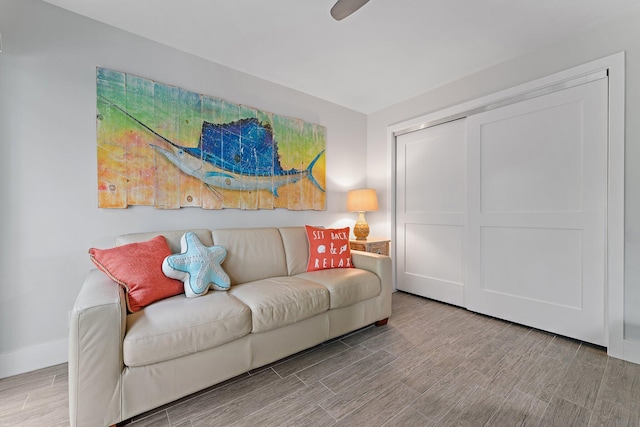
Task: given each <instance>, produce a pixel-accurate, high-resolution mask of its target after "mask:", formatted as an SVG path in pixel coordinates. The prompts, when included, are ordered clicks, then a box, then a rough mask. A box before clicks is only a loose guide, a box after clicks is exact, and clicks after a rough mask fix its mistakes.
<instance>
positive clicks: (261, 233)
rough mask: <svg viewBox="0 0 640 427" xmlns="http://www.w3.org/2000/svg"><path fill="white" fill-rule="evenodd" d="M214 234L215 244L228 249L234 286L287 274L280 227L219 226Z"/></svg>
mask: <svg viewBox="0 0 640 427" xmlns="http://www.w3.org/2000/svg"><path fill="white" fill-rule="evenodd" d="M212 236H213V243H214V244H216V245H220V246H224V247H225V248H226V249H227V258H226V259H225V261H224V270H225V271H226V272H227V274H228V275H229V278H230V279H231V285H237V284H239V283H248V282H253V281H254V280H260V279H266V278H269V277H278V276H286V275H287V261H286V259H285V255H284V247H283V245H282V238H281V237H280V233H279V232H278V229H277V228H236V229H233V228H228V229H219V230H213V231H212ZM203 243H204V242H203Z"/></svg>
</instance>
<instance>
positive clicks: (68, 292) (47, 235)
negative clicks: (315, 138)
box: [0, 0, 375, 378]
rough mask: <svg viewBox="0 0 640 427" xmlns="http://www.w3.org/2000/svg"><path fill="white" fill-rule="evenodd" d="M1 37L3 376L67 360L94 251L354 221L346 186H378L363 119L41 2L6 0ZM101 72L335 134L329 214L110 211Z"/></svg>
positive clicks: (0, 6) (0, 9)
mask: <svg viewBox="0 0 640 427" xmlns="http://www.w3.org/2000/svg"><path fill="white" fill-rule="evenodd" d="M140 19H144V17H140ZM0 32H1V33H2V41H3V52H2V53H0V142H1V148H2V150H1V152H0V203H1V206H2V217H1V218H2V220H1V221H0V227H1V229H0V236H1V240H0V247H1V248H2V251H1V256H0V378H2V377H5V376H8V375H13V374H16V373H19V372H24V371H27V370H32V369H36V368H40V367H43V366H48V365H52V364H55V363H61V362H64V361H66V360H67V333H68V323H67V322H68V321H67V316H68V311H69V310H70V309H71V308H72V306H73V302H74V300H75V297H76V295H77V293H78V290H79V289H80V286H81V284H82V281H83V279H84V276H85V275H86V274H87V272H88V271H89V270H90V269H91V268H93V265H92V264H91V262H90V261H89V256H88V254H87V250H88V249H89V248H90V247H94V246H95V247H109V246H111V245H112V239H113V237H114V236H115V235H118V234H122V233H129V232H137V231H145V230H162V229H178V228H187V227H207V228H214V227H218V228H222V227H235V226H247V225H251V226H272V225H273V226H278V225H303V224H307V223H309V224H322V225H326V226H334V225H335V226H345V225H352V224H353V222H354V221H355V217H354V216H353V214H350V213H347V212H345V206H346V191H347V190H348V189H351V188H353V187H354V186H362V185H364V184H365V182H366V176H365V169H366V164H365V159H364V158H362V156H361V153H362V152H364V151H365V149H366V117H365V116H364V115H363V114H360V113H357V112H354V111H352V110H349V109H345V108H342V107H339V106H336V105H334V104H331V103H328V102H325V101H322V100H319V99H317V98H314V97H311V96H309V95H306V94H303V93H300V92H297V91H294V90H291V89H287V88H284V87H282V86H278V85H275V84H272V83H269V82H266V81H264V80H260V79H257V78H254V77H251V76H249V75H246V74H244V73H241V72H237V71H234V70H231V69H229V68H226V67H223V66H221V65H218V64H214V63H211V62H208V61H205V60H202V59H199V58H197V57H194V56H191V55H188V54H185V53H183V52H180V51H177V50H175V49H171V48H168V47H166V46H163V45H160V44H157V43H153V42H150V41H148V40H146V39H143V38H140V37H137V36H134V35H132V34H129V33H126V32H123V31H120V30H117V29H115V28H113V27H109V26H107V25H103V24H100V23H97V22H95V21H92V20H89V19H86V18H83V17H80V16H79V15H76V14H73V13H70V12H67V11H65V10H63V9H59V8H57V7H54V6H51V5H49V4H47V3H43V2H40V1H38V0H20V1H15V0H0ZM216 42H217V43H220V42H221V41H216ZM222 42H223V41H222ZM249 54H250V53H249ZM97 66H99V67H106V68H111V69H115V70H119V71H124V72H128V73H132V74H135V75H139V76H143V77H147V78H151V79H153V80H156V81H158V82H162V83H166V84H171V85H175V86H181V87H184V88H186V89H189V90H192V91H195V92H198V93H203V94H208V95H212V96H215V97H220V98H224V99H227V100H229V101H231V102H235V103H240V104H245V105H249V106H252V107H255V108H258V109H261V110H264V111H269V112H273V113H276V114H281V115H285V116H291V117H297V118H301V119H303V120H305V121H309V122H313V123H318V124H321V125H323V126H325V127H326V128H327V151H326V156H327V157H326V159H327V210H326V211H321V212H312V211H303V212H293V211H287V210H282V209H278V210H273V211H269V210H261V211H240V210H232V209H229V210H223V211H211V210H203V209H200V208H183V209H180V210H170V211H163V210H157V209H154V208H153V207H147V206H137V207H130V208H128V209H124V210H119V209H98V208H97V167H96V131H95V128H96V119H95V116H96V82H95V76H96V67H97ZM374 231H375V230H374Z"/></svg>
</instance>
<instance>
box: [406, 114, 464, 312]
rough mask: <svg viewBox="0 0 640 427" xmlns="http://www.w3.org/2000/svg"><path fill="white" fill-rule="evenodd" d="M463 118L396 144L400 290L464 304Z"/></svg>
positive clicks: (407, 136)
mask: <svg viewBox="0 0 640 427" xmlns="http://www.w3.org/2000/svg"><path fill="white" fill-rule="evenodd" d="M464 129H465V128H464V120H459V121H456V122H451V123H446V124H443V125H439V126H435V127H432V128H428V129H424V130H421V131H418V132H414V133H411V134H407V135H402V136H399V137H398V138H397V140H396V142H397V151H396V153H397V156H396V160H397V165H396V171H397V191H396V197H397V199H396V201H397V204H396V206H397V211H396V220H397V230H396V240H397V246H396V248H397V252H396V261H397V286H398V289H400V290H403V291H407V292H411V293H415V294H417V295H422V296H425V297H429V298H434V299H437V300H440V301H445V302H448V303H451V304H456V305H462V304H463V283H464V257H465V250H464V241H465V227H464V222H465V213H464V212H465V205H466V160H465V159H466V157H465V130H464Z"/></svg>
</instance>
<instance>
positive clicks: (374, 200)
mask: <svg viewBox="0 0 640 427" xmlns="http://www.w3.org/2000/svg"><path fill="white" fill-rule="evenodd" d="M347 210H348V211H349V212H358V220H357V221H356V224H355V225H354V226H353V234H354V235H355V236H356V240H367V236H368V235H369V224H367V220H366V219H365V218H364V213H365V212H367V211H377V210H378V197H377V196H376V190H374V189H373V188H361V189H359V190H351V191H349V192H348V193H347Z"/></svg>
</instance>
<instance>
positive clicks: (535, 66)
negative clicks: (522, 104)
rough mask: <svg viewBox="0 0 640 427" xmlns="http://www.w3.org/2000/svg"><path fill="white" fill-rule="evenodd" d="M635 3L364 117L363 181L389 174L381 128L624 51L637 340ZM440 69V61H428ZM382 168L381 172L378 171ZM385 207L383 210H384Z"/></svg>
mask: <svg viewBox="0 0 640 427" xmlns="http://www.w3.org/2000/svg"><path fill="white" fill-rule="evenodd" d="M639 22H640V7H638V8H636V9H634V10H632V11H631V12H630V13H626V14H625V15H624V16H622V17H619V18H617V19H615V20H613V21H610V22H608V23H605V24H601V25H599V26H597V27H594V28H592V29H590V30H587V31H585V32H583V33H582V34H579V35H578V36H576V37H572V38H571V39H568V40H566V41H563V42H562V43H558V44H555V45H553V46H548V47H547V48H544V49H541V50H539V51H536V52H532V53H528V54H525V55H522V56H520V57H518V58H515V59H513V60H510V61H506V62H504V63H501V64H498V65H496V66H493V67H491V68H488V69H485V70H483V71H480V72H478V73H475V74H472V75H469V76H467V77H465V78H462V79H459V80H456V81H453V82H451V83H449V84H447V85H444V86H442V87H439V88H437V89H435V90H433V91H430V92H428V93H425V94H421V95H419V96H416V97H415V98H412V99H410V100H407V101H405V102H402V103H399V104H397V105H395V106H392V107H389V108H386V109H384V110H381V111H378V112H375V113H372V114H370V115H369V116H368V117H367V138H368V143H367V144H368V145H367V154H368V163H367V170H368V176H369V181H368V185H369V186H372V187H375V188H378V189H383V188H386V186H387V180H389V179H390V176H391V174H392V169H391V159H390V156H389V153H390V152H391V150H390V147H389V141H388V137H387V127H388V126H389V125H391V124H395V123H398V122H403V121H406V120H409V119H411V118H415V117H418V116H422V115H425V114H427V113H431V112H435V111H439V110H442V109H444V108H445V107H449V106H454V105H457V104H460V103H462V102H465V101H469V100H473V99H476V98H480V97H482V96H484V95H488V94H491V93H494V92H497V91H499V90H503V89H507V88H510V87H513V86H516V85H518V84H521V83H526V82H529V81H532V80H534V79H537V78H540V77H544V76H546V75H550V74H553V73H555V72H559V71H562V70H565V69H568V68H572V67H574V66H578V65H580V64H583V63H586V62H589V61H592V60H595V59H599V58H602V57H605V56H608V55H611V54H613V53H616V52H620V51H626V117H625V120H626V125H625V144H626V145H625V150H626V151H625V268H624V270H625V271H624V272H625V313H624V318H625V338H626V339H630V340H635V341H640V185H638V184H639V183H640V120H639V119H638V118H639V117H640V26H639V25H638V23H639ZM434 66H442V67H446V64H434ZM381 171H384V172H381ZM381 203H382V206H381V212H378V213H377V215H370V216H369V222H370V224H371V225H372V226H374V227H384V225H385V223H388V222H389V221H390V219H391V216H390V215H391V209H393V200H392V198H391V197H387V198H386V200H384V202H381ZM385 208H386V211H385V210H384V209H385Z"/></svg>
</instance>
